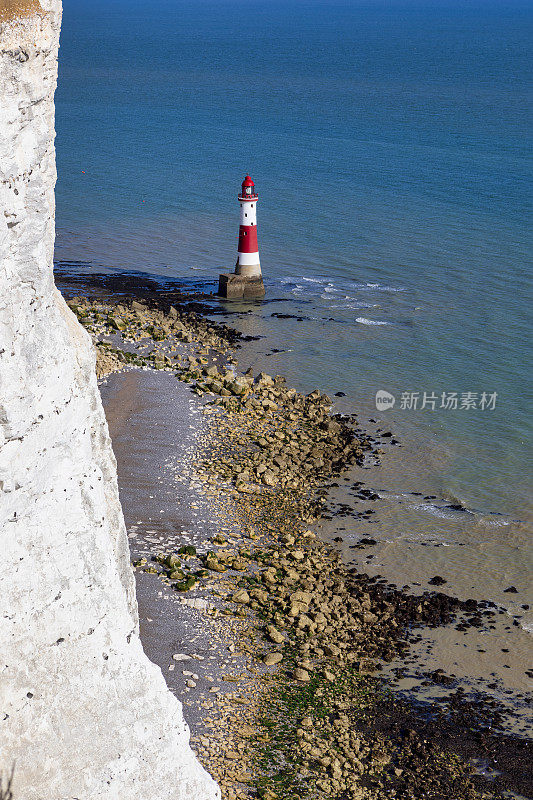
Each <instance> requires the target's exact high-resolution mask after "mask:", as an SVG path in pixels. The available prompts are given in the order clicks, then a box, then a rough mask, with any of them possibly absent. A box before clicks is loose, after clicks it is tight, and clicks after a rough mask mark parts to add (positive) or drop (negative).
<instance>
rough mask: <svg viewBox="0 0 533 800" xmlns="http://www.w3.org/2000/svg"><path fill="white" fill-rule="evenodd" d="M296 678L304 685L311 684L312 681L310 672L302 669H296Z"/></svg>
mask: <svg viewBox="0 0 533 800" xmlns="http://www.w3.org/2000/svg"><path fill="white" fill-rule="evenodd" d="M294 678H295V680H297V681H301V682H302V683H309V681H310V680H311V676H310V675H309V673H308V671H307V670H306V669H301V668H300V667H296V669H295V670H294Z"/></svg>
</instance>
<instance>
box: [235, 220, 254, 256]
mask: <svg viewBox="0 0 533 800" xmlns="http://www.w3.org/2000/svg"><path fill="white" fill-rule="evenodd" d="M258 249H259V248H258V247H257V228H256V227H255V225H240V226H239V253H257V252H258Z"/></svg>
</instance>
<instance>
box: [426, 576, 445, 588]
mask: <svg viewBox="0 0 533 800" xmlns="http://www.w3.org/2000/svg"><path fill="white" fill-rule="evenodd" d="M445 583H447V581H446V580H445V579H444V578H441V576H440V575H435V576H434V577H433V578H431V580H430V581H428V586H443V585H444V584H445Z"/></svg>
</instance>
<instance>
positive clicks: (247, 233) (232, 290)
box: [218, 175, 265, 299]
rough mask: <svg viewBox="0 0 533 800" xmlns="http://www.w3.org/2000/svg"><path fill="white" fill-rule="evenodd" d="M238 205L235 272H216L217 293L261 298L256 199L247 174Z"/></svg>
mask: <svg viewBox="0 0 533 800" xmlns="http://www.w3.org/2000/svg"><path fill="white" fill-rule="evenodd" d="M238 199H239V206H240V219H239V245H238V252H237V263H236V265H235V272H234V273H229V274H227V273H226V274H224V275H220V277H219V282H218V293H219V295H221V296H222V297H227V298H233V299H240V298H250V299H251V298H255V297H263V295H264V294H265V287H264V285H263V278H262V276H261V262H260V261H259V247H258V245H257V201H258V199H259V197H258V194H257V190H256V188H255V184H254V182H253V180H252V179H251V177H250V176H249V175H247V176H246V177H245V179H244V180H243V182H242V184H241V191H240V193H239V196H238Z"/></svg>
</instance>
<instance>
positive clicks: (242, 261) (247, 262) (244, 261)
mask: <svg viewBox="0 0 533 800" xmlns="http://www.w3.org/2000/svg"><path fill="white" fill-rule="evenodd" d="M239 266H241V267H251V266H256V267H257V272H258V273H260V272H261V264H260V262H259V253H257V252H256V253H239V254H238V257H237V267H239ZM235 271H236V273H237V275H239V274H244V273H242V272H241V271H239V270H238V269H237V270H235ZM251 274H252V273H251V272H246V275H251Z"/></svg>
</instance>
